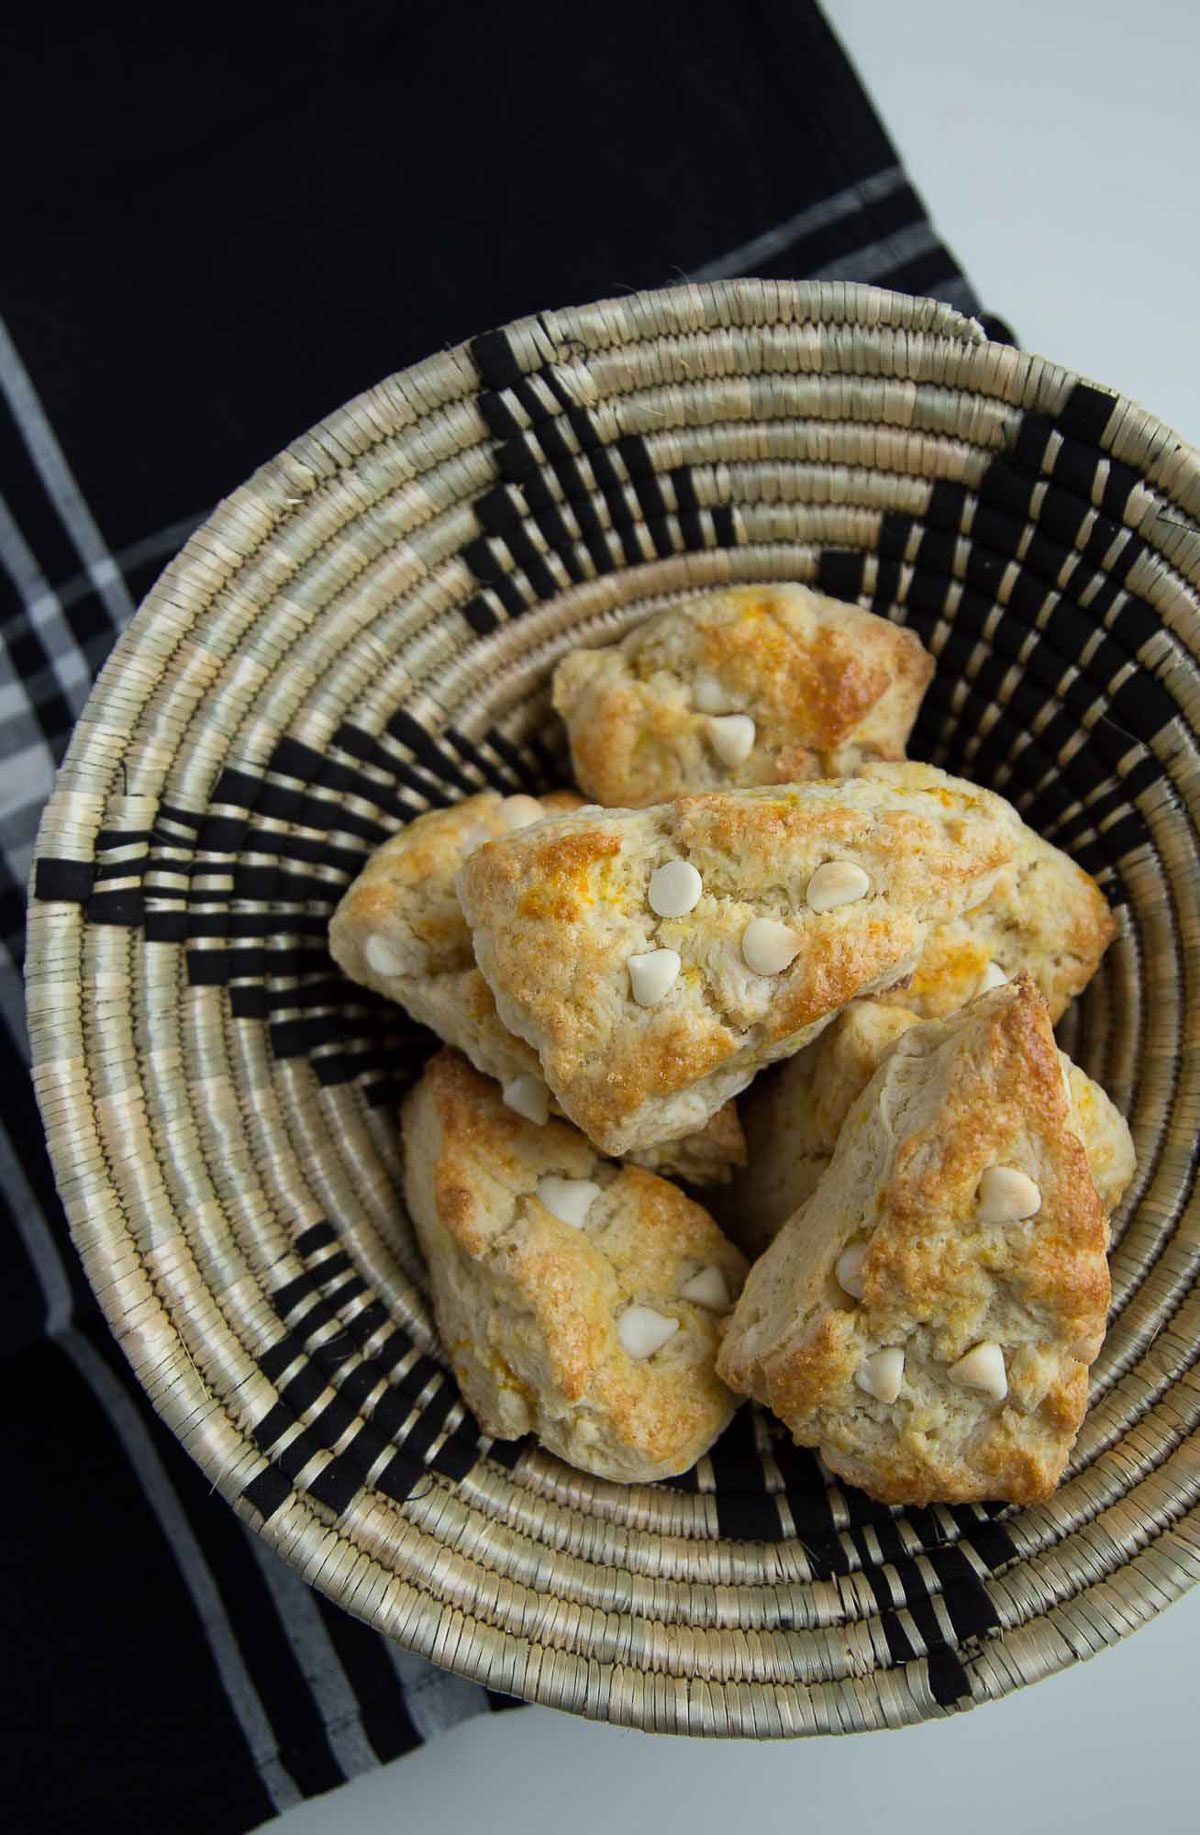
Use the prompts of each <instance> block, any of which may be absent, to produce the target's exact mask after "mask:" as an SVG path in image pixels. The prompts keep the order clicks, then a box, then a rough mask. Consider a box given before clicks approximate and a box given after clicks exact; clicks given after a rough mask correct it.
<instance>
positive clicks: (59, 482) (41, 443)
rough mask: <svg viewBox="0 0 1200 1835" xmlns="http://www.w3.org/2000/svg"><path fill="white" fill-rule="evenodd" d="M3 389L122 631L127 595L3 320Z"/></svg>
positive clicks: (36, 463)
mask: <svg viewBox="0 0 1200 1835" xmlns="http://www.w3.org/2000/svg"><path fill="white" fill-rule="evenodd" d="M0 387H2V388H3V390H4V393H5V395H6V396H7V398H8V405H9V407H10V408H11V409H12V415H13V419H14V420H15V421H16V423H17V426H18V428H19V429H20V433H21V438H22V439H23V440H24V442H25V445H26V447H27V448H28V451H29V456H30V458H31V459H32V460H33V463H34V467H35V469H36V471H37V474H38V476H39V477H40V479H41V480H42V483H43V484H44V485H45V487H46V491H47V493H48V495H49V497H50V500H51V502H52V503H53V505H54V508H55V510H56V511H57V512H58V515H59V518H60V519H61V521H62V525H63V527H64V529H65V530H66V532H67V534H68V535H69V536H70V538H71V542H72V545H73V546H74V548H75V551H76V553H77V554H78V556H79V558H80V560H81V561H82V562H83V564H84V566H85V567H86V568H87V571H88V575H89V577H90V579H91V581H92V584H93V585H94V586H95V588H96V591H97V592H98V593H99V595H100V597H101V599H102V600H103V602H104V607H105V610H106V611H107V612H108V615H109V617H110V618H112V619H113V621H114V623H115V624H117V625H118V626H120V625H123V624H124V623H125V622H126V621H127V619H128V618H129V616H130V614H131V613H132V611H133V601H132V599H131V598H130V596H129V589H128V587H127V586H126V585H125V581H124V579H123V578H122V576H121V571H120V569H119V567H118V566H117V564H116V562H115V561H114V560H113V558H112V555H111V554H110V553H109V551H108V548H107V546H106V544H105V540H104V537H103V536H102V535H101V533H100V530H99V528H98V527H97V525H96V520H95V518H94V517H93V515H92V512H91V511H90V510H89V509H88V506H87V504H86V503H85V502H84V499H83V494H82V492H81V491H80V489H79V486H78V484H77V483H76V482H75V478H74V475H73V474H72V471H71V467H70V466H69V465H68V464H67V460H66V455H65V454H64V452H63V450H62V447H61V446H60V445H59V443H58V441H57V439H56V438H55V437H54V429H53V428H52V427H51V425H50V422H49V421H48V420H47V418H46V414H45V410H44V409H43V407H42V404H41V402H40V400H39V399H38V393H37V390H36V389H35V388H34V386H33V379H32V378H31V376H30V374H29V372H28V370H27V369H26V368H25V365H24V364H23V363H22V361H21V358H20V355H19V354H18V351H17V347H16V345H15V344H14V343H13V341H12V338H11V336H10V335H9V330H8V327H7V325H6V324H5V323H4V320H3V319H0Z"/></svg>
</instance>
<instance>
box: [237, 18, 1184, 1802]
mask: <svg viewBox="0 0 1200 1835" xmlns="http://www.w3.org/2000/svg"><path fill="white" fill-rule="evenodd" d="M826 12H827V14H828V16H829V17H830V18H831V19H832V21H833V23H834V25H835V26H836V28H837V30H838V31H839V32H840V34H841V36H842V38H843V41H844V42H845V44H846V46H847V49H848V50H849V52H850V54H851V56H852V57H853V59H854V60H855V62H856V63H857V65H858V68H859V70H860V71H861V73H862V75H863V77H864V79H865V81H866V84H867V87H868V89H869V90H870V92H871V94H872V95H873V96H874V98H875V101H876V103H877V105H878V107H879V109H880V112H881V113H882V115H883V118H884V121H885V123H886V125H887V127H888V129H889V131H890V132H891V134H892V136H893V138H894V140H895V141H896V143H897V145H898V147H899V149H900V152H901V156H902V157H903V159H904V160H905V162H906V163H907V165H908V168H909V171H910V173H911V174H912V177H913V179H914V182H915V183H916V185H917V188H918V189H919V190H920V191H921V192H922V193H923V195H924V198H925V201H926V204H927V206H928V208H929V210H930V212H931V214H932V215H933V217H934V219H935V221H936V223H937V224H938V226H939V228H940V230H941V232H942V234H943V236H944V237H945V239H946V241H947V242H948V243H949V245H950V246H951V248H952V249H953V250H954V251H955V253H956V255H957V256H958V258H959V260H960V262H961V263H962V265H963V267H964V268H965V270H966V272H967V273H968V274H969V275H970V276H971V278H972V280H973V281H974V283H975V285H976V287H977V289H978V291H979V293H980V295H981V297H982V298H983V300H984V302H985V303H986V305H987V306H988V307H989V308H990V309H992V310H995V311H997V312H999V313H1001V315H1002V316H1003V317H1005V318H1006V319H1008V321H1009V322H1010V323H1011V324H1012V326H1013V328H1014V330H1015V331H1016V333H1017V335H1018V337H1019V338H1020V340H1021V342H1022V344H1023V345H1024V346H1025V347H1026V348H1028V349H1032V350H1036V351H1039V352H1041V353H1042V354H1043V355H1045V356H1048V357H1053V358H1055V359H1057V360H1058V361H1060V362H1062V363H1066V364H1069V365H1070V366H1071V367H1072V368H1073V369H1077V370H1080V371H1081V372H1082V373H1083V374H1085V375H1090V376H1091V377H1092V378H1093V379H1095V380H1096V381H1099V382H1103V383H1106V384H1108V385H1110V386H1112V387H1115V388H1119V389H1121V390H1123V391H1124V392H1125V393H1127V394H1130V395H1132V396H1134V397H1135V398H1136V399H1137V400H1139V401H1140V402H1142V403H1143V405H1144V406H1145V407H1147V408H1150V409H1151V410H1153V412H1155V413H1156V414H1158V415H1160V416H1162V418H1163V419H1164V420H1167V421H1168V422H1170V423H1171V424H1172V425H1173V426H1174V427H1176V428H1177V429H1178V430H1179V431H1180V432H1181V433H1183V434H1185V435H1186V436H1187V437H1188V438H1190V439H1191V440H1193V441H1195V442H1196V443H1198V444H1200V362H1198V361H1197V349H1196V334H1197V330H1198V326H1200V311H1198V308H1197V299H1198V297H1200V234H1198V233H1197V231H1198V228H1200V225H1198V221H1197V219H1198V216H1200V208H1198V206H1197V197H1196V179H1197V174H1198V173H1200V105H1198V101H1197V83H1198V78H1200V0H1143V3H1142V4H1141V5H1135V4H1132V3H1130V0H1124V3H1122V4H1116V3H1115V0H909V4H907V5H902V4H900V0H826ZM797 131H798V132H803V124H802V123H798V124H797ZM1198 1676H1200V1591H1197V1592H1196V1593H1194V1594H1192V1595H1191V1596H1189V1597H1188V1598H1186V1599H1184V1600H1183V1601H1181V1602H1180V1603H1179V1604H1178V1605H1176V1606H1175V1607H1173V1608H1172V1609H1171V1610H1170V1611H1169V1612H1167V1613H1165V1614H1164V1615H1162V1616H1161V1617H1159V1618H1158V1619H1156V1620H1155V1621H1154V1622H1152V1623H1151V1624H1150V1625H1148V1626H1147V1627H1146V1628H1145V1629H1144V1630H1143V1631H1141V1632H1139V1633H1138V1634H1137V1636H1136V1637H1133V1638H1131V1639H1127V1640H1125V1642H1123V1643H1122V1644H1120V1645H1118V1646H1117V1647H1116V1648H1115V1649H1113V1650H1111V1651H1109V1652H1106V1653H1105V1654H1104V1655H1103V1656H1100V1657H1097V1658H1095V1659H1093V1661H1092V1662H1090V1663H1087V1664H1083V1665H1077V1666H1076V1667H1075V1668H1073V1669H1071V1670H1069V1671H1067V1672H1066V1673H1065V1674H1063V1675H1060V1676H1057V1677H1054V1678H1052V1679H1051V1680H1049V1681H1047V1682H1043V1683H1041V1684H1040V1685H1039V1686H1038V1687H1036V1688H1032V1689H1025V1690H1022V1691H1021V1692H1020V1693H1019V1694H1017V1695H1013V1696H1009V1697H1008V1698H1007V1699H1006V1700H1004V1701H1002V1702H998V1703H994V1704H992V1705H990V1706H988V1707H985V1708H983V1709H982V1710H981V1711H977V1712H974V1713H971V1714H965V1715H959V1716H956V1717H954V1718H952V1719H950V1720H946V1721H939V1722H936V1723H933V1724H930V1725H926V1726H923V1727H916V1728H911V1729H908V1730H906V1731H904V1732H900V1733H876V1734H869V1735H864V1736H859V1737H858V1738H855V1739H838V1740H835V1739H823V1740H806V1741H798V1742H795V1743H790V1744H783V1745H763V1744H755V1743H753V1742H750V1741H736V1742H719V1743H712V1744H709V1743H706V1742H701V1741H697V1740H672V1739H665V1738H659V1739H655V1738H651V1737H648V1736H646V1735H644V1734H640V1733H631V1732H626V1731H621V1730H618V1729H616V1728H612V1727H605V1726H595V1725H592V1724H591V1723H590V1722H585V1721H580V1720H575V1719H572V1718H570V1717H568V1716H566V1715H562V1714H556V1713H553V1712H550V1711H549V1710H547V1709H542V1708H524V1709H521V1710H519V1711H518V1712H515V1713H512V1714H505V1715H501V1716H493V1717H488V1718H485V1719H479V1720H475V1721H471V1722H468V1723H466V1724H465V1725H464V1726H461V1727H458V1728H456V1729H455V1730H454V1731H453V1732H451V1733H448V1734H444V1735H442V1736H441V1738H439V1739H437V1740H435V1741H434V1742H433V1744H432V1745H429V1746H426V1747H424V1748H423V1749H422V1750H421V1751H419V1752H416V1753H413V1754H411V1755H410V1756H409V1757H407V1758H404V1759H401V1760H399V1761H397V1762H396V1763H395V1764H393V1765H389V1766H386V1767H384V1768H383V1769H381V1770H379V1771H376V1772H371V1773H368V1774H367V1775H365V1776H364V1777H361V1778H359V1779H356V1780H355V1781H354V1782H353V1783H351V1784H348V1785H346V1786H344V1787H343V1788H342V1789H341V1790H338V1791H335V1792H334V1793H333V1794H332V1795H331V1796H329V1797H324V1798H321V1799H319V1800H318V1801H316V1802H314V1803H309V1804H305V1805H303V1806H302V1807H301V1808H299V1809H295V1810H291V1811H289V1812H288V1813H287V1814H286V1815H285V1816H282V1817H280V1818H279V1819H278V1820H277V1821H276V1822H275V1823H274V1824H272V1825H271V1826H272V1828H273V1829H274V1830H277V1831H278V1835H334V1831H336V1832H337V1835H368V1832H369V1835H376V1832H377V1831H384V1830H393V1829H404V1830H405V1831H407V1832H411V1835H426V1831H429V1832H430V1835H434V1832H435V1831H436V1832H438V1835H440V1832H441V1831H443V1830H446V1829H482V1830H486V1831H487V1835H518V1832H519V1835H542V1832H543V1831H546V1832H547V1835H548V1832H549V1831H554V1835H561V1831H562V1830H563V1829H564V1827H565V1828H567V1829H568V1830H569V1831H570V1835H611V1832H612V1831H613V1830H614V1829H620V1830H624V1831H641V1830H658V1829H670V1828H672V1827H673V1826H680V1827H686V1830H687V1835H709V1831H712V1832H713V1835H716V1832H717V1831H720V1832H721V1835H728V1831H729V1830H730V1828H731V1827H733V1828H737V1827H738V1826H745V1825H748V1824H752V1825H754V1827H755V1828H756V1829H757V1830H760V1831H773V1830H776V1829H789V1830H790V1829H796V1828H803V1827H809V1828H815V1829H825V1828H829V1827H834V1826H838V1827H846V1828H849V1829H855V1828H861V1829H869V1830H872V1831H875V1830H880V1831H886V1835H908V1832H909V1831H913V1832H914V1835H915V1832H916V1831H918V1830H921V1831H924V1830H925V1829H927V1828H928V1827H929V1826H930V1825H931V1822H932V1821H933V1820H934V1819H937V1820H943V1819H944V1820H946V1821H950V1820H951V1819H953V1821H954V1823H955V1824H956V1825H958V1826H960V1827H962V1828H963V1829H965V1830H969V1831H970V1835H993V1831H994V1832H996V1835H999V1832H1000V1831H1004V1835H1012V1832H1013V1831H1014V1830H1016V1831H1021V1832H1022V1835H1040V1832H1041V1831H1044V1830H1050V1829H1054V1828H1056V1827H1057V1826H1058V1825H1059V1824H1060V1822H1061V1823H1062V1825H1063V1826H1064V1827H1065V1828H1066V1827H1069V1828H1072V1829H1075V1828H1078V1829H1082V1830H1085V1831H1087V1835H1107V1832H1108V1831H1110V1830H1111V1831H1114V1835H1115V1832H1116V1831H1118V1830H1119V1831H1121V1832H1122V1835H1128V1831H1129V1830H1130V1829H1131V1828H1133V1829H1135V1830H1136V1829H1137V1828H1138V1827H1139V1826H1140V1825H1142V1824H1146V1823H1150V1824H1152V1826H1153V1827H1154V1830H1155V1835H1174V1831H1176V1830H1179V1831H1182V1830H1185V1829H1186V1830H1192V1831H1195V1830H1196V1829H1198V1828H1200V1791H1198V1790H1197V1788H1196V1786H1195V1784H1194V1782H1193V1780H1194V1777H1195V1775H1196V1771H1197V1733H1196V1716H1195V1708H1194V1705H1193V1704H1194V1701H1195V1689H1196V1681H1197V1677H1198ZM685 1819H686V1822H685Z"/></svg>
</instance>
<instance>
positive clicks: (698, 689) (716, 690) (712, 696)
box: [692, 675, 731, 714]
mask: <svg viewBox="0 0 1200 1835" xmlns="http://www.w3.org/2000/svg"><path fill="white" fill-rule="evenodd" d="M692 702H693V704H694V705H695V706H696V707H697V708H698V709H699V711H700V712H701V713H702V714H727V713H728V712H729V709H730V706H731V702H730V699H729V695H728V694H727V693H726V690H725V686H724V684H723V683H722V682H718V680H717V678H716V676H715V675H698V676H697V677H696V683H695V686H694V688H693V689H692Z"/></svg>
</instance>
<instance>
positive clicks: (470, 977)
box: [329, 790, 746, 1185]
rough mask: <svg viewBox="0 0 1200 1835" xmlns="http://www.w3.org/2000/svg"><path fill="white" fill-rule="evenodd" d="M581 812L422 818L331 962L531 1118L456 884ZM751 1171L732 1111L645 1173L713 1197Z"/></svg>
mask: <svg viewBox="0 0 1200 1835" xmlns="http://www.w3.org/2000/svg"><path fill="white" fill-rule="evenodd" d="M581 803H582V798H581V797H578V796H576V795H575V793H574V791H572V790H556V791H553V792H552V793H551V794H550V795H549V796H544V797H529V796H509V797H502V796H497V794H496V793H495V791H492V790H487V791H484V792H483V793H482V794H481V795H479V796H472V797H468V798H467V799H466V801H465V802H462V803H456V804H455V805H454V806H453V807H452V808H450V809H435V810H431V811H430V812H429V814H428V815H423V816H418V817H417V818H416V820H415V821H414V822H410V823H409V824H408V826H407V828H402V829H401V830H400V831H399V832H398V833H397V834H395V835H393V836H392V838H391V840H390V841H385V842H384V844H383V846H382V847H381V848H380V849H379V850H378V852H377V853H375V854H372V856H371V858H370V860H369V861H368V862H367V864H366V866H365V867H364V868H363V870H362V872H361V873H360V874H359V876H358V878H357V879H356V880H355V881H354V883H353V885H352V886H350V888H349V889H348V891H347V892H346V893H345V894H344V896H343V897H342V900H341V902H340V904H339V905H338V907H337V910H336V911H335V912H334V914H333V918H332V920H331V922H330V926H329V948H330V951H331V953H332V955H333V958H334V960H335V962H337V963H338V964H339V966H340V967H341V968H342V969H343V970H344V971H345V973H346V974H347V975H349V976H350V979H351V980H352V981H357V982H360V983H362V985H363V986H364V987H368V988H373V989H374V990H375V992H376V993H377V994H383V995H385V996H386V997H387V998H388V999H389V1000H396V1001H399V1003H400V1004H401V1006H403V1007H406V1008H407V1010H408V1011H409V1012H410V1013H411V1014H412V1016H413V1018H414V1019H417V1020H420V1021H421V1023H422V1025H425V1026H428V1027H430V1029H431V1030H432V1031H434V1032H436V1033H437V1035H438V1037H439V1038H440V1039H442V1040H444V1042H445V1043H446V1044H447V1045H454V1046H456V1047H457V1049H458V1050H459V1051H464V1052H466V1054H467V1056H468V1057H469V1058H470V1060H471V1062H472V1064H474V1066H475V1068H476V1069H477V1070H481V1071H484V1072H485V1073H486V1074H487V1075H488V1076H489V1077H495V1078H496V1079H497V1080H498V1082H499V1083H500V1084H501V1085H502V1086H503V1087H505V1088H508V1089H510V1090H511V1088H512V1086H513V1085H514V1084H515V1085H516V1092H515V1100H516V1101H517V1102H518V1103H522V1100H523V1098H522V1094H521V1092H522V1091H524V1102H523V1111H522V1112H525V1113H528V1112H529V1110H530V1108H531V1107H533V1108H536V1107H537V1105H538V1103H539V1102H543V1103H544V1102H545V1100H546V1096H545V1086H544V1084H543V1082H542V1076H541V1070H540V1067H539V1065H538V1057H537V1053H536V1051H534V1050H533V1049H532V1048H531V1047H530V1046H529V1045H527V1044H526V1043H525V1041H524V1039H519V1038H516V1037H514V1035H513V1034H512V1033H511V1032H510V1031H509V1030H508V1028H507V1026H504V1025H502V1024H501V1021H500V1017H499V1015H498V1014H497V1012H496V1003H495V1001H494V999H493V998H492V990H491V989H490V988H489V987H488V984H487V982H486V981H485V980H484V979H483V976H482V975H481V974H480V973H479V970H478V969H477V968H476V966H475V955H474V951H473V950H472V947H471V933H470V931H469V930H468V928H467V921H466V919H465V918H464V917H463V914H462V907H461V905H460V904H459V902H458V894H457V892H456V891H455V890H454V876H455V874H456V873H457V872H458V869H459V867H461V865H462V863H463V861H464V860H465V859H466V858H467V856H468V855H469V854H470V853H472V852H473V851H474V849H475V848H477V847H480V846H481V845H482V844H483V842H484V841H489V840H492V839H494V838H495V837H496V836H500V835H506V834H511V833H513V832H514V831H515V830H517V829H522V828H527V827H528V826H529V825H530V824H531V823H533V822H537V821H541V820H542V818H543V817H544V816H547V815H562V814H564V813H565V812H567V811H569V810H572V809H578V808H579V807H580V805H581ZM745 1159H746V1143H745V1138H744V1136H743V1134H742V1128H741V1123H740V1122H739V1120H738V1116H737V1110H736V1108H735V1107H734V1105H733V1104H732V1103H727V1104H726V1106H725V1108H724V1109H722V1110H721V1111H719V1113H717V1114H716V1115H714V1116H713V1117H712V1119H711V1120H710V1121H708V1122H706V1123H705V1125H704V1127H703V1128H701V1129H700V1130H699V1131H698V1132H697V1133H696V1134H694V1135H690V1136H688V1137H687V1138H686V1139H684V1140H679V1141H671V1142H669V1143H668V1144H666V1145H665V1146H662V1147H658V1148H654V1149H648V1150H647V1153H646V1155H644V1156H641V1163H642V1164H644V1165H648V1166H650V1167H651V1169H652V1170H653V1171H655V1172H661V1173H670V1174H677V1175H678V1176H679V1177H680V1178H684V1179H688V1180H690V1181H691V1183H692V1184H695V1185H715V1184H720V1183H721V1182H722V1181H724V1180H726V1179H728V1178H729V1176H730V1174H731V1172H732V1170H733V1168H734V1167H735V1166H741V1165H744V1164H745Z"/></svg>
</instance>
